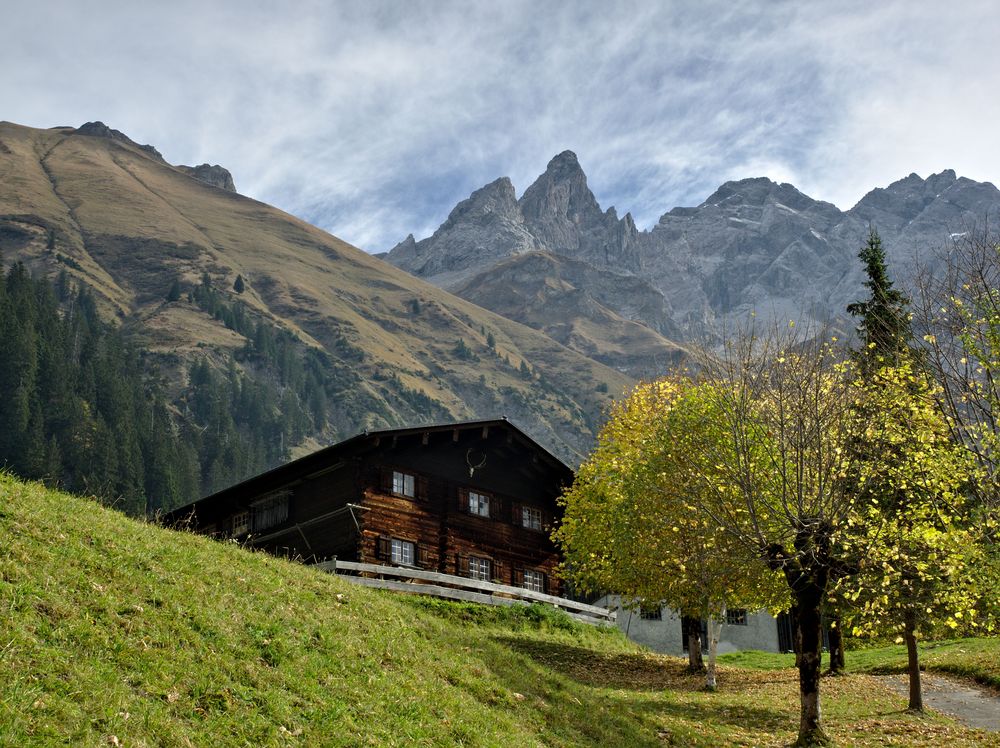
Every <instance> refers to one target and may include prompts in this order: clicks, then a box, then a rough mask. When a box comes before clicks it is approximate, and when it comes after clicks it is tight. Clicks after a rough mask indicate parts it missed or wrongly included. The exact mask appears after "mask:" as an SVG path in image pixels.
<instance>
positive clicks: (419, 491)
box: [414, 475, 430, 501]
mask: <svg viewBox="0 0 1000 748" xmlns="http://www.w3.org/2000/svg"><path fill="white" fill-rule="evenodd" d="M414 493H416V496H415V497H414V498H417V499H420V500H421V501H427V498H428V496H429V493H430V492H429V491H428V490H427V476H425V475H418V476H417V481H416V485H415V486H414Z"/></svg>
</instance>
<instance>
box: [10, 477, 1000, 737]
mask: <svg viewBox="0 0 1000 748" xmlns="http://www.w3.org/2000/svg"><path fill="white" fill-rule="evenodd" d="M0 538H2V539H3V542H2V544H0V580H2V581H0V631H2V632H3V635H2V641H0V744H2V745H56V744H66V743H69V744H73V745H107V744H117V743H115V739H116V738H117V740H119V741H120V742H121V744H123V745H128V746H131V745H158V746H159V745H162V746H190V745H215V746H223V745H255V746H256V745H310V746H312V745H402V744H418V745H469V746H472V745H526V746H527V745H554V746H575V745H630V746H631V745H635V746H640V745H664V744H674V745H694V746H697V745H701V746H710V745H711V746H715V745H781V744H783V743H787V742H788V740H789V739H790V738H791V737H792V736H793V733H794V727H795V725H796V719H797V718H796V715H797V708H796V703H797V701H796V700H797V689H796V682H795V678H794V674H793V673H792V672H790V671H782V672H778V673H770V672H755V671H750V670H738V669H733V668H727V669H724V670H723V672H722V674H721V683H722V688H721V691H720V692H719V693H716V694H707V693H704V692H701V691H699V690H698V686H699V685H700V682H701V680H700V678H692V677H690V676H687V675H685V674H684V673H683V662H682V661H681V660H679V659H676V658H666V657H658V656H653V655H650V654H646V653H643V652H640V651H639V650H637V649H636V648H635V647H633V646H632V645H631V644H629V643H628V642H626V641H625V640H624V639H623V638H622V637H621V636H620V635H619V634H618V633H617V632H616V631H610V632H599V631H596V630H594V629H590V628H587V627H583V626H580V625H576V624H572V623H570V622H569V621H568V619H565V618H563V617H558V616H553V615H548V614H546V612H545V611H546V609H544V608H537V609H518V610H519V611H520V613H519V614H514V613H512V612H510V611H503V610H498V609H492V608H480V607H477V606H460V605H446V604H441V603H436V602H433V601H425V600H422V599H421V598H408V597H397V596H392V595H391V594H389V593H383V592H377V591H373V590H367V589H363V588H358V587H354V586H350V585H349V583H347V582H344V581H342V580H338V579H336V578H332V577H329V576H327V575H324V574H322V573H319V572H316V571H314V570H311V569H308V568H304V567H301V566H298V565H296V564H293V563H290V562H286V561H282V560H280V559H275V558H270V557H266V556H263V555H259V554H252V553H248V552H246V551H243V550H242V549H240V548H237V547H235V546H233V545H227V544H221V543H215V542H213V541H210V540H208V539H205V538H199V537H195V536H191V535H186V534H179V533H174V532H169V531H166V530H163V529H160V528H157V527H154V526H150V525H145V524H142V523H138V522H135V521H132V520H126V519H124V518H123V517H121V516H120V515H118V514H117V513H115V512H113V511H110V510H107V509H104V508H101V507H99V506H98V505H96V504H94V503H93V502H91V501H88V500H84V499H79V498H75V497H71V496H67V495H64V494H60V493H57V492H51V491H47V490H45V489H43V488H41V487H40V486H37V485H31V484H27V485H26V484H22V483H18V482H16V481H14V480H13V479H11V478H9V477H6V476H0ZM824 689H825V694H826V701H825V704H824V706H825V709H826V715H827V718H828V721H829V725H830V728H831V730H832V732H833V733H834V734H835V735H836V736H838V737H839V738H840V740H841V742H842V743H844V744H851V745H870V746H876V745H885V744H888V743H889V742H891V741H893V740H895V741H896V742H895V743H893V744H896V745H926V746H931V745H940V744H943V743H945V742H948V743H949V744H951V745H953V746H956V747H957V746H972V745H997V746H1000V738H996V739H994V738H993V737H987V736H984V735H983V734H982V733H975V732H972V731H967V730H964V729H962V728H958V727H955V726H954V725H952V724H951V723H950V722H947V721H946V720H944V719H939V718H927V719H918V718H915V717H912V716H908V715H904V714H901V713H900V712H899V710H900V709H901V708H902V706H903V703H902V701H901V699H900V698H898V697H895V696H891V695H888V694H887V693H885V692H884V691H883V690H882V689H880V688H879V687H878V686H874V685H873V684H872V683H871V682H870V679H869V678H868V677H867V676H852V677H850V678H842V679H838V680H837V681H836V682H835V683H831V684H830V685H829V686H826V685H824ZM991 741H992V742H991Z"/></svg>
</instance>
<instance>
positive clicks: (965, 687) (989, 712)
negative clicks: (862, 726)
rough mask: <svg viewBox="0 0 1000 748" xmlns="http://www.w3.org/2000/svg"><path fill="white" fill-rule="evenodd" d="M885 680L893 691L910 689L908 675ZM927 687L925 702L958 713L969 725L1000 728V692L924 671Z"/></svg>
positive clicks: (960, 719)
mask: <svg viewBox="0 0 1000 748" xmlns="http://www.w3.org/2000/svg"><path fill="white" fill-rule="evenodd" d="M880 679H881V680H882V682H883V683H885V685H886V686H887V687H888V688H889V689H890V690H892V691H895V692H896V693H899V694H903V695H904V696H905V695H906V694H907V693H909V686H908V681H907V676H906V675H905V674H902V675H883V676H880ZM920 679H921V682H922V683H923V687H924V706H927V707H930V708H931V709H934V710H935V711H938V712H942V713H943V714H947V715H949V716H951V717H955V718H956V719H957V720H958V721H959V722H961V723H962V724H964V725H967V726H969V727H975V728H978V729H980V730H989V731H990V732H1000V696H997V695H996V693H994V692H992V691H990V690H988V689H986V688H982V687H980V686H976V685H972V684H970V683H967V682H965V681H962V680H959V679H958V678H949V677H946V676H944V675H938V674H933V675H932V674H930V673H926V672H925V673H921V675H920Z"/></svg>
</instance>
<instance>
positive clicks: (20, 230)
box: [0, 122, 629, 460]
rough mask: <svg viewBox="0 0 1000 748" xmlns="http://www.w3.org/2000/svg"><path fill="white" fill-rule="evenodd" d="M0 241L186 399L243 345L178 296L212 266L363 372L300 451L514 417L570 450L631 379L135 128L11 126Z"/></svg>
mask: <svg viewBox="0 0 1000 748" xmlns="http://www.w3.org/2000/svg"><path fill="white" fill-rule="evenodd" d="M0 251H2V253H3V257H4V261H5V262H6V263H7V264H9V263H10V262H11V261H12V260H14V259H19V260H23V261H24V262H25V263H26V264H27V265H28V266H29V267H30V268H31V269H32V270H33V271H34V272H36V273H38V272H41V273H47V274H54V273H55V272H57V271H59V270H62V269H65V270H67V271H68V272H69V273H70V275H72V276H73V277H74V278H75V279H76V280H77V281H79V282H81V283H84V284H86V285H87V286H89V287H91V288H92V289H93V291H94V292H95V293H96V294H97V295H98V297H99V300H100V303H101V305H102V308H105V309H106V310H107V312H108V314H109V316H113V317H116V318H118V319H119V320H120V321H121V323H122V324H123V325H125V326H126V329H127V330H129V331H130V332H131V333H133V334H134V336H135V339H136V340H137V341H139V342H140V343H141V344H142V345H143V347H144V348H146V349H148V350H149V351H151V352H152V353H153V356H152V360H153V361H154V362H155V363H156V365H157V367H158V369H159V370H160V371H161V372H162V373H163V374H165V376H166V378H167V381H168V383H169V385H170V386H171V387H172V394H173V395H174V396H175V398H179V397H181V395H182V393H183V391H184V388H185V387H186V372H187V370H188V367H189V365H190V363H191V362H192V361H194V360H197V359H198V358H201V357H208V358H209V359H210V360H213V361H216V362H218V361H221V358H220V352H225V351H235V350H237V349H239V348H240V347H242V346H243V345H244V343H245V342H246V340H245V339H244V337H243V336H242V335H240V334H239V333H237V332H236V331H234V330H232V329H227V328H226V327H225V326H224V325H223V324H222V323H220V322H219V321H218V320H216V319H214V318H213V317H212V316H211V315H209V314H207V313H206V312H205V311H203V310H202V309H201V308H199V307H198V305H197V304H195V303H193V302H192V301H191V300H190V298H188V296H187V294H186V293H185V294H183V295H182V296H181V298H180V299H179V300H177V301H172V302H168V301H166V297H167V294H168V291H169V289H170V287H171V286H172V285H173V284H174V283H175V281H178V280H179V281H180V284H181V287H182V289H185V290H188V289H191V288H193V287H194V286H196V285H197V284H199V283H200V282H202V278H203V277H205V276H206V275H207V277H208V278H209V279H210V280H211V283H212V285H213V287H214V288H216V289H219V290H223V291H224V292H225V294H227V296H228V297H231V298H232V299H233V300H235V299H237V298H238V299H239V301H240V302H242V303H243V304H245V305H246V306H247V307H248V308H249V310H250V311H251V313H252V315H253V316H255V318H257V319H259V320H266V321H268V322H270V323H271V324H273V326H275V327H276V328H281V329H284V330H287V331H289V332H292V333H293V334H294V335H295V336H297V337H298V338H299V339H300V340H301V341H302V343H303V345H308V346H316V347H320V348H322V349H323V350H325V351H326V353H327V354H329V356H330V357H331V359H332V360H333V361H334V362H335V363H337V364H338V365H342V366H343V367H344V368H345V370H347V369H349V370H350V372H351V374H352V379H351V380H350V382H345V387H344V390H343V392H342V393H340V396H338V397H337V398H335V401H333V402H331V404H330V419H331V425H330V426H329V427H328V428H327V429H326V430H325V431H324V432H323V433H318V434H313V435H312V436H311V438H310V439H308V440H307V442H306V444H305V445H299V448H300V449H303V448H306V447H309V446H314V445H315V444H316V443H321V442H328V441H330V440H331V439H334V438H339V437H343V436H346V435H348V434H350V433H353V432H355V431H358V430H361V429H363V428H367V427H372V428H376V427H383V426H390V425H401V424H412V423H420V422H425V421H427V420H432V419H436V420H441V419H443V418H454V419H467V418H480V417H491V416H498V415H508V416H510V417H511V418H513V419H514V420H516V421H518V423H520V424H521V425H522V426H523V427H524V428H526V429H527V430H528V431H529V432H531V433H532V435H533V436H535V437H536V438H538V439H540V440H541V441H542V442H543V443H545V444H547V445H550V446H551V447H552V449H553V450H554V451H555V452H556V453H558V454H560V455H561V456H563V457H564V458H567V459H570V460H573V459H574V458H575V456H577V455H579V454H580V453H581V452H582V451H583V450H585V449H586V447H587V445H588V444H589V442H590V440H591V438H592V436H593V433H594V430H595V427H596V422H597V420H598V418H599V416H600V413H601V410H602V408H603V407H604V406H605V405H606V403H607V400H608V397H609V395H608V394H604V393H603V392H600V391H598V390H604V389H605V386H606V389H607V391H608V393H610V394H611V395H614V394H617V393H619V392H620V391H621V390H622V388H623V387H625V386H626V385H627V384H628V382H629V378H628V377H627V376H625V375H623V374H621V373H620V372H617V371H615V370H613V369H610V368H608V367H606V366H602V365H601V364H600V363H597V362H595V361H593V360H591V359H588V358H586V357H584V356H581V355H579V354H578V353H577V352H575V351H573V350H571V349H570V348H567V347H565V346H562V345H559V344H558V343H556V342H554V341H553V340H552V339H550V338H548V337H546V336H545V335H543V334H541V333H539V332H536V331H535V330H532V329H529V328H528V327H525V326H523V325H521V324H518V323H516V322H513V321H511V320H508V319H505V318H504V317H501V316H498V315H495V314H493V313H491V312H488V311H486V310H484V309H482V308H480V307H478V306H476V305H474V304H472V303H470V302H468V301H465V300H463V299H460V298H458V297H455V296H452V295H451V294H449V293H447V292H445V291H443V290H441V289H438V288H436V287H434V286H432V285H430V284H428V283H425V282H423V281H421V280H418V279H416V278H414V277H413V276H411V275H409V274H407V273H405V272H403V271H401V270H398V269H396V268H394V267H392V266H391V265H389V264H387V263H384V262H382V261H381V260H378V259H377V258H374V257H371V256H370V255H368V254H366V253H365V252H362V251H361V250H359V249H356V248H355V247H352V246H350V245H348V244H346V243H345V242H342V241H340V240H339V239H337V238H336V237H333V236H331V235H329V234H327V233H325V232H323V231H321V230H319V229H317V228H315V227H314V226H311V225H309V224H307V223H305V222H303V221H300V220H298V219H296V218H294V217H292V216H290V215H288V214H286V213H283V212H281V211H280V210H277V209H275V208H273V207H271V206H268V205H265V204H263V203H260V202H257V201H255V200H251V199H248V198H246V197H243V196H240V195H238V194H235V193H233V192H229V191H226V190H223V189H219V188H216V187H213V186H211V185H208V184H205V183H203V182H200V181H198V180H196V179H194V178H192V177H191V176H189V175H188V174H187V173H185V172H183V171H182V170H180V169H178V168H175V167H173V166H170V165H169V164H167V163H165V162H164V161H162V160H161V159H160V158H158V156H157V154H155V152H153V151H152V150H151V149H148V148H144V147H142V146H138V145H136V144H134V143H132V142H131V141H129V140H128V139H127V138H124V137H118V136H115V137H111V136H107V135H104V136H101V135H85V134H81V133H79V132H78V131H76V130H73V129H71V128H56V129H51V130H38V129H32V128H27V127H22V126H18V125H15V124H11V123H6V122H4V123H0ZM238 275H241V276H242V277H243V278H244V279H245V280H246V285H247V287H246V291H245V292H244V293H242V294H239V295H237V294H236V293H235V292H234V291H233V290H232V289H233V284H234V281H235V279H236V277H237V276H238ZM490 336H491V337H492V339H493V340H495V347H494V348H493V349H491V348H489V347H488V346H487V343H486V341H487V338H488V337H490ZM459 341H463V343H464V345H459ZM522 362H525V363H526V364H527V366H528V367H529V368H530V370H531V371H532V372H533V373H534V376H531V377H528V376H525V375H524V374H523V373H522V372H521V371H520V369H521V363H522Z"/></svg>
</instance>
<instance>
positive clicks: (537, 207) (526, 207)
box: [519, 151, 616, 255]
mask: <svg viewBox="0 0 1000 748" xmlns="http://www.w3.org/2000/svg"><path fill="white" fill-rule="evenodd" d="M519 205H520V207H521V212H522V213H523V214H524V220H525V223H526V224H527V226H528V228H529V229H530V230H531V231H532V233H533V234H535V236H537V237H538V238H539V240H540V242H541V243H542V245H543V246H545V247H546V248H547V249H549V250H550V251H552V252H558V253H563V254H570V255H576V254H578V253H579V252H581V251H584V252H586V251H587V250H588V249H589V248H591V246H592V245H593V244H595V242H596V241H598V240H597V237H596V236H594V235H596V234H605V233H606V232H607V231H608V230H609V229H610V228H611V226H610V225H609V224H612V223H614V221H615V220H616V219H614V218H612V217H611V216H605V214H604V213H603V212H602V211H601V206H600V205H598V203H597V199H596V198H595V197H594V193H592V192H591V191H590V188H589V187H588V186H587V175H586V174H584V173H583V169H582V168H581V167H580V162H579V161H578V160H577V158H576V154H575V153H573V152H572V151H563V152H562V153H560V154H559V155H557V156H556V157H555V158H553V159H552V160H551V161H549V163H548V166H547V167H546V168H545V172H544V173H543V174H542V175H541V176H539V177H538V179H536V180H535V182H534V184H532V185H531V186H530V187H529V188H528V189H526V190H525V191H524V195H523V196H522V197H521V200H520V202H519ZM609 219H610V220H609Z"/></svg>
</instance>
